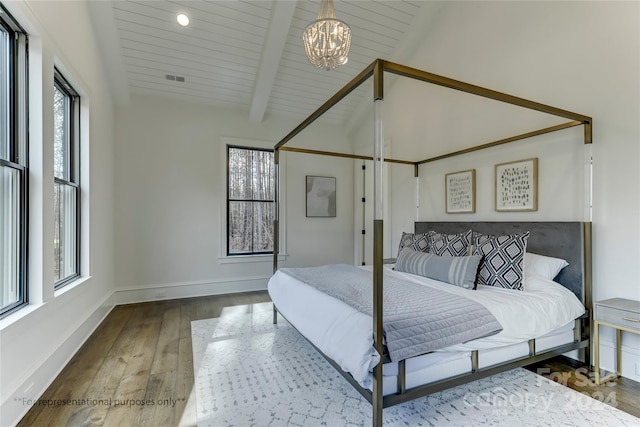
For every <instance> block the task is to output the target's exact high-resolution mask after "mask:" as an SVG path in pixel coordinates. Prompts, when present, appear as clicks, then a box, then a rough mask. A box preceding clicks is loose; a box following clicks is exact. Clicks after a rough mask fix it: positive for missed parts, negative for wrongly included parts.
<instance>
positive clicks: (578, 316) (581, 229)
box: [269, 59, 592, 426]
mask: <svg viewBox="0 0 640 427" xmlns="http://www.w3.org/2000/svg"><path fill="white" fill-rule="evenodd" d="M385 72H386V73H391V74H393V75H397V76H401V77H405V78H410V79H415V80H417V81H420V82H424V83H427V84H434V85H439V86H442V87H445V88H449V89H454V90H457V91H462V92H466V93H469V94H473V95H477V96H480V97H484V98H490V99H493V100H496V101H500V102H503V103H507V104H512V105H515V106H518V107H522V108H525V109H530V110H536V111H539V112H543V113H546V114H550V115H553V116H557V117H561V118H564V119H568V120H569V121H568V122H564V123H561V124H557V125H554V126H547V127H544V128H542V129H538V130H534V131H531V132H527V133H523V134H519V135H516V136H512V137H508V138H504V139H500V140H497V141H493V142H489V143H485V144H481V145H477V146H474V147H470V148H465V149H462V150H456V151H453V152H451V153H446V154H443V155H438V156H436V157H430V158H427V159H420V160H411V161H409V160H398V159H388V158H384V155H383V143H384V132H383V117H382V101H383V98H384V75H385ZM370 78H372V79H373V102H374V116H375V117H374V131H373V136H374V138H373V139H374V141H373V142H374V145H373V155H372V156H361V155H355V154H349V153H337V152H329V151H320V150H312V149H307V148H299V147H288V146H287V145H286V144H287V143H288V142H290V141H291V140H292V139H293V138H294V137H295V136H296V135H297V134H298V133H300V132H301V131H303V130H304V129H305V128H307V127H308V126H309V125H310V124H311V123H313V122H314V121H315V120H316V119H318V118H319V117H321V116H322V115H323V114H325V113H326V112H328V111H329V110H330V109H331V108H332V107H333V106H335V105H336V104H337V103H339V102H340V101H341V100H342V99H343V98H344V97H346V96H347V95H348V94H350V93H351V92H352V91H354V90H355V89H356V88H358V87H359V86H360V85H362V83H363V82H365V81H367V80H368V79H370ZM591 125H592V119H591V118H590V117H587V116H584V115H581V114H577V113H573V112H570V111H566V110H562V109H559V108H555V107H551V106H548V105H544V104H540V103H537V102H533V101H529V100H526V99H522V98H518V97H514V96H511V95H507V94H504V93H500V92H496V91H492V90H489V89H485V88H482V87H478V86H475V85H471V84H468V83H463V82H460V81H457V80H453V79H449V78H446V77H442V76H438V75H435V74H431V73H428V72H425V71H421V70H417V69H414V68H410V67H406V66H402V65H399V64H395V63H392V62H388V61H384V60H381V59H378V60H376V61H374V62H373V63H372V64H371V65H369V66H368V67H367V68H366V69H365V70H363V71H362V72H361V73H360V74H359V75H358V76H356V77H355V78H354V79H353V80H351V81H350V82H349V83H348V84H347V85H346V86H344V87H343V88H342V89H341V90H339V91H338V92H337V93H336V94H335V95H334V96H333V97H331V98H330V99H329V100H328V101H327V102H326V103H325V104H324V105H322V106H321V107H320V108H318V109H317V110H316V111H315V112H314V113H313V114H311V116H309V117H308V118H307V119H306V120H304V121H303V122H302V123H301V124H300V125H299V126H297V127H296V128H295V129H293V130H292V131H291V132H290V133H289V134H288V135H287V136H285V137H284V138H283V139H282V140H281V141H280V142H278V143H277V144H276V145H275V147H274V151H275V164H276V204H275V205H276V213H275V221H274V254H273V272H274V276H273V278H272V279H271V281H270V283H269V292H270V294H271V296H272V300H273V302H274V323H276V322H277V315H278V313H280V314H281V315H283V316H284V317H285V318H286V319H287V320H288V321H289V322H290V323H291V324H292V325H293V326H294V327H295V328H296V329H298V331H300V332H301V334H302V335H303V336H305V338H307V339H308V340H309V341H310V342H311V343H312V344H313V345H314V346H315V347H316V348H317V349H318V350H319V351H320V353H321V354H323V355H324V356H325V358H326V359H327V360H328V361H329V362H330V363H331V364H332V365H333V366H334V367H335V368H336V369H337V370H338V371H339V372H340V373H341V374H342V375H343V376H344V377H345V378H346V379H347V380H348V381H349V382H350V383H351V384H352V385H353V386H354V387H355V388H356V389H357V390H358V391H359V392H360V393H361V394H362V395H363V396H364V397H365V398H366V399H367V400H368V401H369V402H370V403H371V404H372V407H373V424H374V425H376V426H381V425H382V417H383V408H384V407H387V406H392V405H396V404H398V403H402V402H406V401H409V400H413V399H416V398H418V397H421V396H425V395H427V394H430V393H433V392H436V391H439V390H443V389H446V388H449V387H453V386H456V385H460V384H463V383H466V382H470V381H474V380H477V379H480V378H483V377H486V376H489V375H493V374H496V373H498V372H501V371H505V370H509V369H512V368H514V367H518V366H524V365H527V364H531V363H534V362H537V361H540V360H544V359H547V358H550V357H553V356H555V355H559V354H563V353H567V352H569V351H572V350H580V351H581V353H583V357H584V358H585V360H586V362H587V363H589V353H590V351H589V342H590V340H589V334H590V324H591V322H590V318H591V314H590V313H591V223H590V217H589V218H587V220H586V221H585V222H527V223H523V222H432V223H430V222H423V221H417V222H416V223H415V230H414V234H413V235H412V236H407V237H409V240H410V239H411V238H420V236H423V237H424V236H427V237H426V238H428V239H431V240H430V241H433V239H434V236H435V235H438V234H437V233H441V234H442V235H448V236H461V235H466V236H467V240H468V242H467V243H468V245H465V246H464V248H463V249H462V252H460V253H458V254H456V255H457V256H459V257H460V258H459V259H464V261H465V262H470V263H473V262H475V263H476V264H475V267H474V265H473V264H472V267H471V270H469V269H467V270H468V271H474V275H473V276H474V280H475V271H478V268H480V269H482V268H483V267H481V266H480V267H478V266H479V265H481V264H479V263H481V262H485V261H483V257H482V256H479V255H477V254H475V255H474V253H473V252H474V251H477V249H474V245H473V243H476V244H477V245H476V247H479V245H480V244H481V243H482V242H486V241H487V240H482V239H489V238H493V236H500V235H510V236H516V235H518V236H521V238H522V240H523V242H524V244H523V245H522V253H521V255H520V261H519V262H520V263H522V262H523V259H525V258H524V257H525V256H528V258H526V259H528V260H529V262H533V261H532V260H535V259H538V258H534V257H536V255H535V254H539V255H542V257H541V258H540V259H544V261H545V262H546V261H549V260H560V259H561V260H566V261H567V262H568V264H569V266H567V267H566V268H560V269H559V271H560V273H559V274H555V273H557V271H555V270H554V271H553V272H552V273H549V274H547V275H548V276H549V277H537V273H536V274H534V275H533V276H527V272H526V270H525V277H524V279H522V278H520V279H521V283H523V285H521V286H523V287H524V289H523V290H524V292H519V291H517V290H511V289H507V290H505V289H495V288H493V289H489V288H492V287H491V286H481V287H478V289H479V290H468V289H463V287H460V286H451V285H447V284H445V285H443V281H442V280H443V278H442V277H428V275H427V277H426V278H425V277H423V276H424V274H420V273H419V272H416V271H414V270H415V269H416V268H417V267H416V266H417V265H418V266H419V265H426V264H427V263H430V262H441V261H440V260H435V261H434V260H433V259H431V260H430V259H428V257H427V258H420V257H424V256H426V255H424V254H421V253H419V251H417V252H416V251H412V250H409V249H407V248H406V247H405V249H403V250H401V251H399V258H398V264H400V265H398V266H397V267H398V268H396V269H395V270H394V269H392V268H389V266H388V265H387V266H385V264H384V259H383V221H384V218H383V215H384V209H383V203H382V201H383V197H384V194H383V188H384V186H383V185H382V183H383V181H382V175H383V164H384V162H392V163H396V164H401V165H407V166H410V167H412V168H413V171H414V176H415V177H416V178H417V177H418V176H419V173H420V168H421V167H422V165H425V164H427V163H430V162H434V161H438V160H441V159H445V158H449V157H453V156H457V155H461V154H466V153H470V152H474V151H477V150H483V149H486V148H490V147H495V146H497V145H501V144H507V143H510V142H514V141H520V140H524V139H526V138H530V137H534V136H538V135H542V134H547V133H551V132H555V131H558V130H562V129H567V128H571V127H575V126H583V127H584V144H586V145H585V146H588V147H590V144H591V142H592V139H591V136H592V131H591ZM281 151H293V152H301V153H308V154H315V155H325V156H340V157H347V158H355V159H368V160H372V161H373V164H374V168H373V169H374V202H373V211H374V219H373V231H374V236H373V265H372V266H370V267H369V269H367V268H364V269H361V268H356V267H352V266H343V267H340V266H339V267H338V268H337V269H336V270H335V271H333V270H332V271H326V270H321V269H322V267H319V268H320V269H315V270H314V269H307V270H308V271H305V269H278V247H279V242H278V240H279V239H278V236H279V218H280V216H279V204H278V173H279V163H280V152H281ZM589 158H590V155H589ZM585 172H586V173H590V171H589V170H587V169H586V168H585ZM585 182H589V183H590V177H586V178H585ZM589 194H590V193H589ZM485 236H486V237H485ZM409 240H408V242H409ZM469 242H471V243H469ZM413 243H415V241H414V242H413ZM413 243H412V242H409V243H407V244H408V245H409V246H410V245H411V244H413ZM482 244H484V243H482ZM405 246H406V245H405ZM525 247H526V254H525V253H524V251H525V249H524V248H525ZM401 249H402V243H401ZM414 249H415V248H414ZM530 252H531V253H533V254H534V255H528V254H529V253H530ZM480 255H482V253H480ZM485 255H486V253H485ZM411 257H414V258H415V259H417V260H419V261H415V262H414V261H413V260H412V258H411ZM416 257H417V258H416ZM485 258H486V257H485ZM447 262H448V261H447ZM524 262H526V261H524ZM564 264H566V263H564ZM564 264H563V265H562V267H564ZM545 265H546V264H545ZM473 268H476V270H473ZM354 269H355V270H358V271H354ZM480 271H481V270H480ZM416 273H417V274H416ZM340 274H343V275H344V276H340ZM545 274H546V273H545ZM542 275H544V274H542ZM319 276H326V277H327V280H326V282H327V283H310V282H315V281H316V280H315V279H314V277H319ZM340 277H348V279H345V280H348V281H349V282H359V281H360V282H362V281H368V284H369V291H368V292H372V294H373V298H372V301H371V305H370V306H369V307H364V308H363V307H356V308H353V305H354V303H353V301H345V299H348V298H350V296H345V295H343V294H344V292H343V291H342V290H341V289H340V286H339V282H340V280H339V278H340ZM336 278H338V279H336ZM434 279H435V280H434ZM336 282H337V283H338V286H332V285H331V283H336ZM396 282H398V283H396ZM444 282H447V280H444ZM449 283H452V282H451V281H449ZM371 284H372V286H371ZM410 284H412V285H411V286H414V287H415V288H416V289H415V292H416V293H414V294H410V295H409V296H405V297H404V298H405V299H404V300H390V299H389V298H388V295H387V293H386V292H385V291H383V289H386V288H390V289H393V288H394V287H395V288H400V289H402V291H401V292H409V291H408V290H407V289H408V288H411V286H410ZM473 287H474V288H475V285H473ZM480 288H482V289H480ZM425 289H429V292H434V293H433V294H429V296H428V297H425V298H424V299H427V300H435V299H436V298H440V297H441V296H442V295H444V294H446V295H445V296H442V297H443V298H445V300H446V301H447V302H446V304H449V306H451V307H453V308H454V309H456V310H457V312H465V311H466V312H467V313H466V314H465V313H459V314H460V316H459V317H460V318H461V319H462V318H465V317H466V319H464V321H467V322H471V323H464V324H462V325H463V326H460V328H461V330H462V331H463V332H465V333H466V332H468V331H469V330H471V329H473V328H474V327H478V331H477V333H476V335H469V336H467V335H464V336H462V335H460V334H461V331H460V330H458V331H453V332H451V335H456V336H458V335H460V337H458V340H457V341H455V339H454V340H453V341H451V340H450V339H449V338H448V337H445V338H443V341H442V343H441V345H439V346H436V347H433V346H431V343H430V342H429V341H430V339H427V340H426V341H427V342H426V343H425V342H424V340H423V341H422V342H417V343H416V341H415V340H416V338H415V337H414V336H411V337H407V336H404V335H402V336H399V337H398V338H397V339H396V338H395V337H396V334H395V331H396V329H394V328H397V330H400V329H403V328H404V329H411V328H413V327H414V324H415V326H416V327H417V328H418V329H420V328H422V325H421V324H420V322H422V323H423V324H424V323H428V324H432V323H433V324H436V323H437V322H435V321H432V320H427V321H426V322H425V321H424V320H421V319H420V318H418V319H417V320H416V319H411V320H409V322H414V323H412V324H411V325H412V326H411V327H408V326H406V324H407V323H406V322H407V320H406V319H405V318H402V319H401V320H400V322H405V323H401V324H402V325H403V326H399V327H398V326H392V324H391V321H392V320H393V319H391V318H395V317H396V314H397V313H396V312H395V311H393V310H395V308H397V307H402V306H407V305H411V304H413V302H414V301H415V300H418V299H421V298H422V297H421V296H419V295H421V292H423V291H422V290H425ZM520 289H522V288H520ZM442 290H444V293H443V292H442ZM411 292H413V291H411ZM425 292H426V291H425ZM453 294H460V296H461V298H464V299H465V300H466V299H469V300H474V301H471V302H461V300H459V299H456V298H457V296H456V295H453ZM369 298H371V297H370V296H369ZM545 298H546V299H545ZM301 301H313V303H312V304H309V303H306V304H304V303H301ZM443 301H444V300H443ZM532 301H537V302H532ZM476 302H477V303H479V305H480V306H482V307H476V306H474V305H469V306H467V305H464V307H465V308H464V309H461V308H460V307H461V306H460V305H459V304H467V303H469V304H475V303H476ZM355 304H356V305H357V304H361V305H367V304H368V303H367V302H366V298H364V299H362V301H360V302H356V303H355ZM385 304H386V305H385ZM394 304H395V306H394ZM446 304H445V303H442V304H441V305H442V306H444V305H446ZM387 305H388V306H387ZM534 306H535V307H539V308H540V307H542V308H540V309H535V308H534V309H532V307H534ZM554 306H556V307H559V311H553V312H551V311H546V310H547V309H549V310H551V308H552V307H554ZM394 307H395V308H394ZM416 307H417V306H416ZM506 307H510V308H509V309H506ZM484 308H487V309H488V311H489V312H490V313H489V316H488V317H486V318H485V317H483V316H485V315H486V314H487V313H485V312H484V311H482V312H481V311H478V310H484ZM400 311H401V310H400ZM414 311H421V310H420V309H419V308H414ZM426 311H437V307H433V306H432V307H430V308H429V309H427V310H426ZM507 311H511V312H512V313H511V314H508V313H506V312H507ZM367 313H368V314H367ZM468 313H474V314H473V315H468ZM478 313H480V314H478ZM492 315H493V316H492ZM456 316H457V314H456ZM528 316H532V317H528ZM535 316H538V317H535ZM445 317H446V316H445ZM518 317H519V318H520V320H518ZM387 318H389V319H387ZM477 319H484V320H482V321H481V322H478V321H477ZM494 319H495V320H497V323H495V324H494V323H493V320H494ZM522 319H524V322H523V321H522ZM536 319H538V320H536ZM550 319H553V321H552V322H551V321H549V320H550ZM387 320H389V322H387ZM339 321H343V322H346V323H345V325H347V326H346V327H345V326H341V327H336V325H337V324H338V322H339ZM461 321H463V320H461ZM474 321H475V323H474ZM349 322H350V323H349ZM416 322H417V324H416ZM323 324H324V325H325V326H322V325H323ZM531 325H534V326H533V327H532V326H531ZM323 328H324V329H323ZM527 328H530V329H532V330H529V331H527V332H525V331H524V330H525V329H527ZM534 329H535V330H534ZM330 330H331V331H332V332H328V331H330ZM434 333H435V334H436V335H438V334H439V333H440V331H435V332H434V331H431V330H430V331H423V330H422V329H420V332H419V333H418V334H417V335H416V336H418V335H420V334H422V335H420V336H424V337H432V336H434V335H433V334H434ZM331 334H337V335H334V336H332V335H331ZM430 334H431V335H430ZM438 339H440V336H438ZM407 340H408V341H411V342H412V343H413V344H412V345H411V346H410V347H411V350H410V351H408V350H406V349H405V348H404V347H402V348H398V347H397V343H398V342H407ZM412 340H413V341H412ZM418 341H420V340H419V339H418ZM332 343H333V344H332ZM345 343H348V345H345ZM497 350H499V351H497ZM354 358H355V359H354Z"/></svg>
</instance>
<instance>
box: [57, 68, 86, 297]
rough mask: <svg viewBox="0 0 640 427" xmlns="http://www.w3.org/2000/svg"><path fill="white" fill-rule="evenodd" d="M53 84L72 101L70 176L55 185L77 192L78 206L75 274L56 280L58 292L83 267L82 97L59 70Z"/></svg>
mask: <svg viewBox="0 0 640 427" xmlns="http://www.w3.org/2000/svg"><path fill="white" fill-rule="evenodd" d="M53 83H54V85H55V86H56V87H57V88H58V90H60V91H61V92H62V93H64V94H65V95H66V96H68V97H69V101H70V103H69V104H70V105H69V111H68V114H69V118H68V119H69V124H68V128H69V129H68V130H69V138H68V141H67V143H68V147H67V149H68V152H67V154H68V157H69V158H68V160H67V165H68V176H67V179H64V178H60V177H57V176H54V177H53V180H54V185H55V184H59V185H64V186H68V187H71V188H73V189H74V191H75V193H76V194H75V199H76V206H75V218H76V221H75V242H74V244H75V272H74V273H73V274H71V275H69V276H67V277H64V278H62V279H60V280H56V281H55V282H54V289H55V290H58V289H60V288H62V287H63V286H65V285H68V284H69V283H71V282H73V281H74V280H76V279H77V278H78V277H80V275H81V274H80V273H81V265H80V260H81V247H80V245H81V243H82V238H81V230H82V224H81V219H82V217H81V216H80V214H81V210H80V207H81V203H82V202H81V193H82V192H81V186H80V185H81V184H80V167H81V165H80V102H81V99H80V95H79V94H78V92H77V91H76V90H75V89H74V88H73V87H72V86H71V84H69V82H68V81H67V79H65V78H64V76H63V75H62V73H60V71H59V70H58V69H57V68H54V78H53Z"/></svg>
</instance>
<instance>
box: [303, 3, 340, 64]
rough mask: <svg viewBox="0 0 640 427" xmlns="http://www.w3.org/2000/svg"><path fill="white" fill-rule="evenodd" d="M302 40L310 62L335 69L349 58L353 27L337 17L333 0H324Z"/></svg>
mask: <svg viewBox="0 0 640 427" xmlns="http://www.w3.org/2000/svg"><path fill="white" fill-rule="evenodd" d="M302 40H304V50H305V52H306V53H307V58H308V59H309V62H311V63H312V64H313V65H314V66H316V67H317V68H324V69H325V70H327V71H329V70H333V69H334V68H337V67H339V66H340V65H344V64H346V63H347V60H348V59H349V58H347V56H348V55H349V48H350V47H351V28H349V26H348V25H347V24H346V23H344V22H342V21H341V20H339V19H336V12H335V10H334V9H333V0H322V3H321V4H320V13H318V19H317V20H315V21H313V22H312V23H310V24H309V25H307V28H305V30H304V33H303V34H302Z"/></svg>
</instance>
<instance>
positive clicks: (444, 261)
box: [395, 248, 481, 289]
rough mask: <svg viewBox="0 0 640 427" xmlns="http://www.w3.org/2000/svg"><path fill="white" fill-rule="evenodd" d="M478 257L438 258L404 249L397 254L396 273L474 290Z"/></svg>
mask: <svg viewBox="0 0 640 427" xmlns="http://www.w3.org/2000/svg"><path fill="white" fill-rule="evenodd" d="M480 259H481V257H480V256H476V255H474V256H458V257H451V256H438V255H436V254H429V253H423V252H416V251H414V250H411V249H409V248H404V249H403V250H402V251H401V252H400V253H399V254H398V260H397V261H396V267H395V269H396V271H402V272H405V273H411V274H416V275H418V276H423V277H429V278H431V279H435V280H439V281H441V282H445V283H450V284H452V285H456V286H460V287H461V288H465V289H475V286H476V274H477V273H478V265H479V263H480Z"/></svg>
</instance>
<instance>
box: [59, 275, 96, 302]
mask: <svg viewBox="0 0 640 427" xmlns="http://www.w3.org/2000/svg"><path fill="white" fill-rule="evenodd" d="M89 279H91V276H79V277H77V278H76V279H75V280H73V281H71V282H69V283H67V284H66V285H64V286H62V287H61V288H58V289H56V290H55V291H54V292H53V296H54V297H55V298H58V297H59V296H61V295H64V294H66V293H67V292H69V291H71V290H72V289H75V288H76V287H78V286H80V285H82V284H83V283H84V282H86V281H87V280H89Z"/></svg>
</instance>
